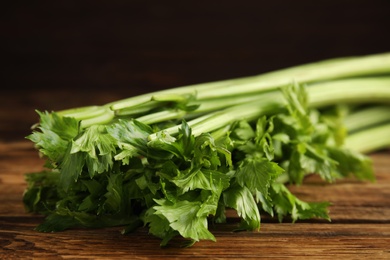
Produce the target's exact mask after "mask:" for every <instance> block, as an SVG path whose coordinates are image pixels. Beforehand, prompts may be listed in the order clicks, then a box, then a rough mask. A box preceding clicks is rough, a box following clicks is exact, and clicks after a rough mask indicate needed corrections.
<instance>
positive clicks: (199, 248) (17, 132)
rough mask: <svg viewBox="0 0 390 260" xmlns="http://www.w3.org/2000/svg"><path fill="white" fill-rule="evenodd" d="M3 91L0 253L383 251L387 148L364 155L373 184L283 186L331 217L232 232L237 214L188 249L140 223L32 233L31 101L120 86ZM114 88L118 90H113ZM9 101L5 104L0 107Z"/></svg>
mask: <svg viewBox="0 0 390 260" xmlns="http://www.w3.org/2000/svg"><path fill="white" fill-rule="evenodd" d="M77 94H78V95H77V99H75V98H74V97H75V96H74V92H73V94H69V93H68V94H67V92H57V93H55V94H53V93H51V98H47V97H48V95H49V94H48V93H46V94H45V92H39V91H38V92H34V93H32V92H31V93H24V95H21V94H20V93H19V94H18V92H14V93H11V92H10V93H8V94H7V93H4V94H3V95H2V96H1V97H0V103H1V106H0V111H1V113H0V116H1V120H0V121H1V125H0V131H1V133H0V137H1V138H0V245H1V247H0V259H29V258H35V259H59V258H69V259H103V258H108V259H114V258H120V259H148V258H154V259H159V258H169V259H177V258H192V259H193V258H208V259H224V258H230V259H234V258H237V259H243V258H284V257H292V258H299V259H301V258H304V257H308V258H310V259H316V258H317V259H318V258H321V259H330V258H332V259H339V258H341V257H342V258H344V259H356V258H365V257H366V258H370V259H386V258H390V199H389V198H390V160H389V159H390V151H381V152H377V153H375V154H372V155H370V156H371V157H372V160H373V162H374V167H375V173H376V177H377V180H376V182H374V183H370V182H359V181H356V180H353V179H345V180H342V181H338V182H335V183H332V184H325V183H323V182H322V181H321V180H319V179H317V178H315V177H314V178H313V177H311V178H310V177H309V178H308V179H306V180H305V182H304V184H303V185H302V186H301V187H290V189H291V190H293V192H294V193H295V194H296V195H297V196H298V197H299V198H301V199H303V200H306V201H329V202H331V203H332V206H330V217H331V219H332V221H331V222H327V221H322V220H307V221H298V222H296V223H294V224H292V223H289V222H284V223H278V222H277V221H275V220H273V219H269V218H267V217H265V218H264V219H263V220H262V224H261V229H260V231H259V232H239V233H236V232H233V230H234V228H235V227H236V225H237V223H238V220H237V219H236V218H234V217H231V218H229V219H228V222H227V224H218V225H216V226H213V227H211V230H212V232H213V233H214V234H215V237H216V239H217V242H211V241H201V242H199V243H197V244H195V245H194V246H193V247H191V248H182V247H180V245H181V243H180V242H182V241H176V240H175V241H173V243H172V244H171V245H170V246H169V247H167V248H160V247H159V243H160V240H159V239H158V238H155V237H153V236H151V235H150V234H148V231H147V229H144V228H141V229H139V230H137V231H136V232H135V233H132V234H128V235H122V234H121V233H120V231H121V228H119V227H118V228H107V229H99V230H85V229H74V230H67V231H64V232H59V233H39V232H37V231H35V230H34V227H35V226H36V225H37V224H39V223H40V222H41V221H42V220H43V217H42V216H39V215H33V214H29V213H27V212H26V211H25V209H24V207H23V203H22V195H23V191H24V189H25V188H26V183H25V181H24V175H25V174H26V173H28V172H34V171H38V170H40V169H42V165H43V161H42V159H40V158H39V156H38V154H37V151H36V150H35V149H34V148H33V145H32V143H30V142H29V141H28V140H26V139H25V138H24V137H25V136H26V135H27V134H29V133H30V132H29V131H30V128H29V127H30V126H31V125H32V124H33V123H35V122H36V120H37V116H36V114H35V111H34V109H35V108H39V107H40V108H43V107H47V108H52V109H60V108H64V107H71V106H73V105H79V104H81V103H83V104H86V103H88V102H96V103H99V104H101V103H102V102H106V101H110V100H114V99H117V98H120V97H123V95H126V94H128V93H119V92H118V93H116V94H113V93H112V92H111V93H110V92H108V91H107V90H106V91H97V92H95V93H86V92H80V93H77ZM121 95H122V96H121ZM11 105H12V107H13V109H7V108H8V107H10V106H11Z"/></svg>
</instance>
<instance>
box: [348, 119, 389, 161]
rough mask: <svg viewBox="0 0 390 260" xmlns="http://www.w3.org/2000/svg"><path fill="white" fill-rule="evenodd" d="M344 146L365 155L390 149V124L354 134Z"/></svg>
mask: <svg viewBox="0 0 390 260" xmlns="http://www.w3.org/2000/svg"><path fill="white" fill-rule="evenodd" d="M344 146H345V147H346V148H347V149H350V150H353V151H356V152H360V153H365V154H368V153H372V152H375V151H379V150H381V149H385V148H389V147H390V124H383V125H378V126H373V127H369V128H366V129H363V130H361V131H357V132H355V133H352V134H350V135H349V136H348V137H347V138H346V140H345V144H344Z"/></svg>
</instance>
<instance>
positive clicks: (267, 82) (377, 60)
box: [24, 53, 390, 246]
mask: <svg viewBox="0 0 390 260" xmlns="http://www.w3.org/2000/svg"><path fill="white" fill-rule="evenodd" d="M389 101H390V53H383V54H375V55H366V56H361V57H344V58H338V59H330V60H325V61H320V62H315V63H311V64H305V65H300V66H296V67H292V68H287V69H283V70H279V71H275V72H270V73H265V74H261V75H257V76H251V77H244V78H238V79H231V80H225V81H217V82H210V83H204V84H199V85H192V86H185V87H180V88H173V89H167V90H163V91H157V92H153V93H147V94H143V95H139V96H135V97H130V98H128V99H124V100H119V101H116V102H112V103H109V104H105V105H102V106H89V107H81V108H71V109H69V110H65V111H57V112H50V113H49V112H47V111H46V112H42V111H37V113H38V114H39V116H40V122H39V123H38V124H37V125H35V126H34V128H33V132H32V133H31V135H29V136H28V137H27V138H28V139H29V140H31V141H32V142H33V143H34V145H35V147H36V149H37V150H38V151H39V153H40V155H41V156H42V157H44V158H45V159H46V160H45V161H46V163H45V165H44V166H45V167H44V169H45V170H43V171H42V172H38V173H30V174H26V180H27V182H28V188H27V189H26V191H25V193H24V203H25V205H26V208H27V210H28V211H30V212H36V213H40V214H44V215H46V216H47V217H46V219H45V221H44V222H43V223H42V224H40V225H39V226H38V227H37V230H39V231H43V232H48V231H61V230H65V229H68V228H74V227H86V228H98V227H109V226H122V227H123V233H127V232H131V231H134V230H135V229H136V228H138V227H145V228H148V230H149V232H150V233H151V234H152V235H155V236H157V237H159V238H161V245H162V246H163V245H166V244H167V243H168V242H169V241H170V240H171V239H172V238H173V237H175V236H181V237H183V238H186V241H188V244H189V245H191V244H192V243H195V242H197V241H200V240H213V241H214V240H215V237H214V236H213V234H212V233H211V232H210V230H209V228H208V225H209V224H210V222H214V223H223V222H225V221H226V211H227V210H234V211H236V213H237V215H238V216H239V218H240V219H241V222H240V224H239V226H238V227H237V228H238V229H239V230H258V229H259V228H260V218H261V217H260V216H261V215H263V214H267V215H269V216H272V217H277V218H278V220H279V221H283V220H284V219H286V218H288V219H289V220H290V221H292V222H295V221H297V220H299V219H308V218H323V219H328V220H330V218H329V215H328V209H327V207H328V205H329V203H328V202H305V201H302V200H300V199H299V198H297V197H296V196H295V195H294V194H292V193H291V192H290V191H289V189H288V185H295V184H301V183H302V182H303V181H304V178H305V176H307V175H308V174H318V175H319V176H320V177H321V178H322V179H323V180H324V181H327V182H332V181H335V180H337V179H338V178H344V177H356V178H358V179H360V180H370V181H374V180H375V174H374V172H373V169H372V165H371V161H370V158H369V157H368V155H367V154H368V153H369V152H372V151H376V150H379V149H383V148H385V147H388V146H390V136H389V131H390V113H389V112H390V106H389Z"/></svg>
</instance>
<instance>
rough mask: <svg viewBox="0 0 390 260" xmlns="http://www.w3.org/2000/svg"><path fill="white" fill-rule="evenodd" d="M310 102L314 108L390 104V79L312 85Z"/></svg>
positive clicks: (359, 79) (348, 80) (340, 81)
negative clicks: (368, 103) (340, 105)
mask: <svg viewBox="0 0 390 260" xmlns="http://www.w3.org/2000/svg"><path fill="white" fill-rule="evenodd" d="M307 89H308V91H309V102H310V105H311V106H314V107H324V106H329V105H335V104H341V103H349V104H353V103H356V104H361V103H367V102H376V103H378V102H384V103H388V104H390V77H369V78H351V79H340V80H332V81H328V82H322V83H316V84H311V85H309V87H308V88H307Z"/></svg>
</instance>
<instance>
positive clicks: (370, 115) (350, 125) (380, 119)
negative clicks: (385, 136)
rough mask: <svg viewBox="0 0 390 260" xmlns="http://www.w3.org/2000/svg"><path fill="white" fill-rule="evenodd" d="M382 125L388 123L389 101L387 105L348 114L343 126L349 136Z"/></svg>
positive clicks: (389, 115)
mask: <svg viewBox="0 0 390 260" xmlns="http://www.w3.org/2000/svg"><path fill="white" fill-rule="evenodd" d="M389 87H390V86H389ZM383 123H390V101H389V105H373V106H369V107H364V108H358V110H357V111H353V112H351V113H350V114H348V115H347V116H346V118H345V120H344V126H345V128H346V129H347V131H348V133H349V134H352V133H353V132H356V131H359V130H361V129H364V128H368V127H371V126H375V125H380V124H383ZM389 134H390V133H389Z"/></svg>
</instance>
